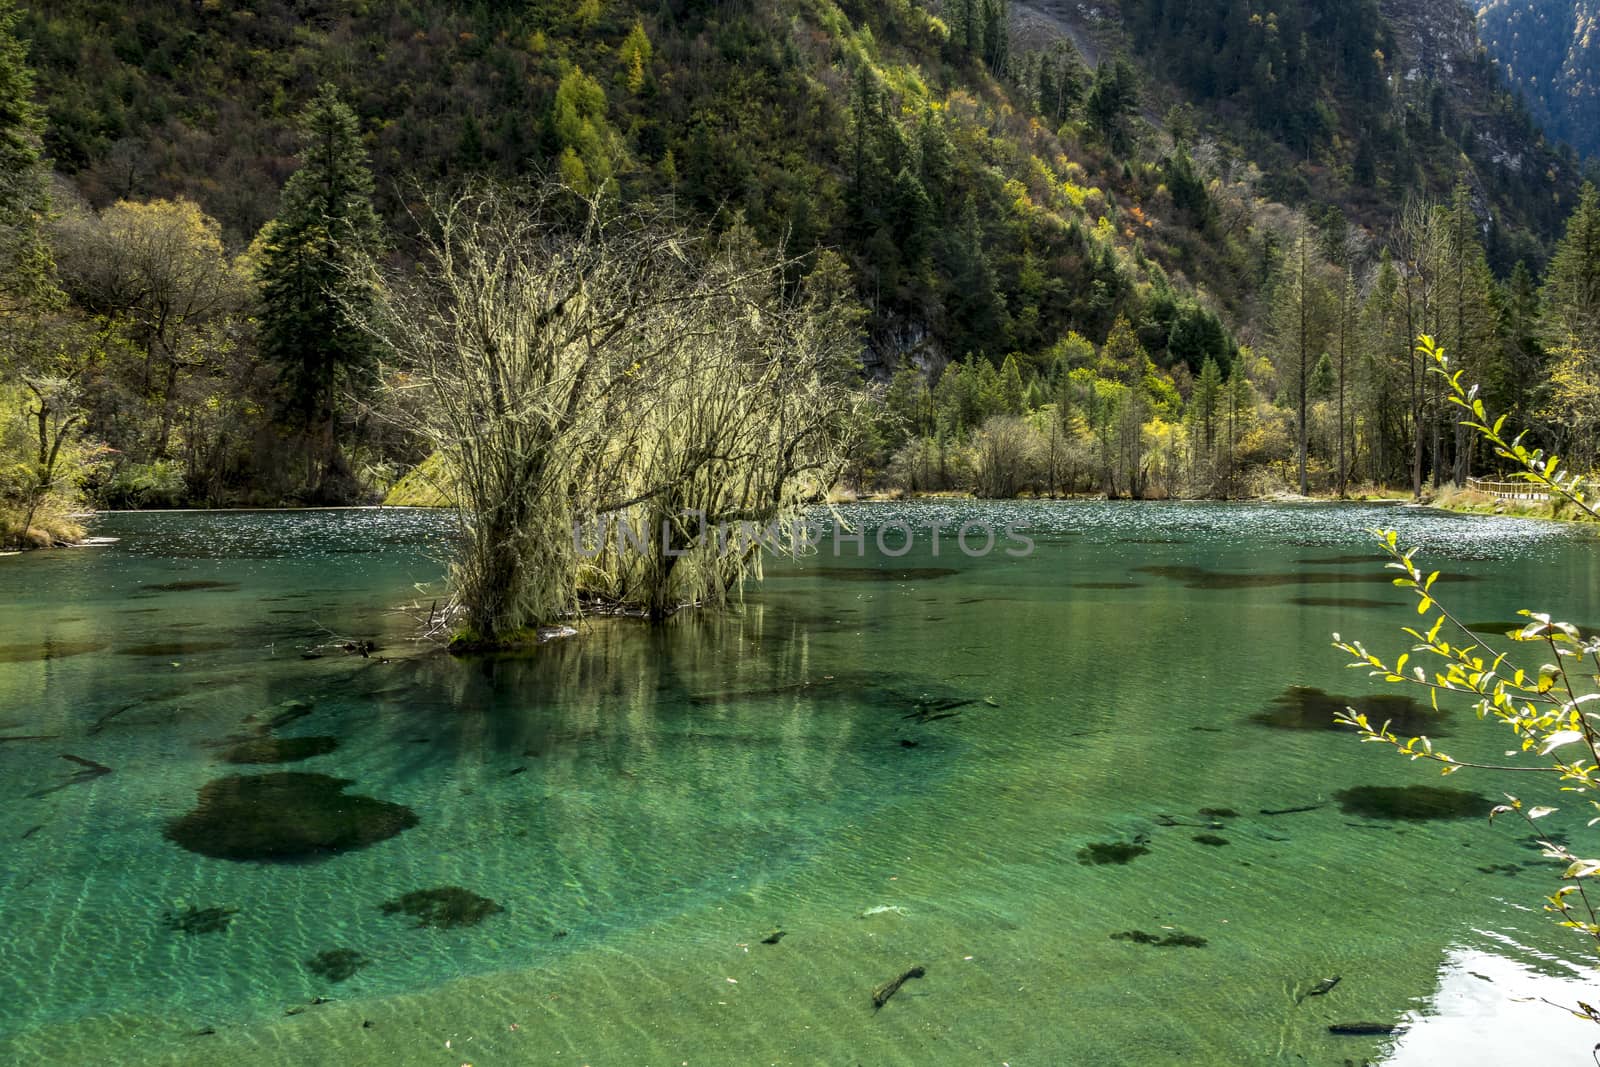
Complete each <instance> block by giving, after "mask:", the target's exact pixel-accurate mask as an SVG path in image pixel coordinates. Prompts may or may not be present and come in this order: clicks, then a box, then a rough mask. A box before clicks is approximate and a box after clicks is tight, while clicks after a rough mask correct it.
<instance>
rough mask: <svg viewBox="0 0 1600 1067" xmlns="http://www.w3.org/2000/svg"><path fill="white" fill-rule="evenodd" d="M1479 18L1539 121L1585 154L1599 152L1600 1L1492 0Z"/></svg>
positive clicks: (1504, 67)
mask: <svg viewBox="0 0 1600 1067" xmlns="http://www.w3.org/2000/svg"><path fill="white" fill-rule="evenodd" d="M1478 21H1479V24H1480V25H1481V27H1482V33H1483V39H1484V43H1485V44H1486V45H1487V46H1488V48H1489V53H1490V54H1491V55H1492V56H1493V57H1494V59H1495V62H1496V63H1498V64H1499V66H1500V69H1501V70H1502V71H1503V72H1504V74H1505V77H1506V80H1507V81H1508V82H1509V83H1510V84H1511V86H1512V87H1513V88H1515V89H1516V90H1517V91H1518V92H1519V93H1521V94H1522V95H1523V98H1524V99H1525V100H1526V101H1527V103H1528V107H1529V109H1530V110H1531V111H1532V112H1533V115H1534V117H1535V118H1537V119H1538V120H1539V123H1540V125H1542V126H1543V127H1544V129H1545V130H1547V131H1548V132H1549V133H1550V135H1551V136H1552V137H1558V138H1560V139H1561V140H1563V141H1565V142H1566V143H1567V144H1570V145H1571V146H1572V147H1573V148H1575V149H1577V150H1578V151H1579V152H1581V153H1583V154H1584V155H1586V156H1590V157H1593V156H1594V155H1596V153H1600V4H1597V3H1595V2H1594V0H1487V2H1486V3H1484V4H1483V6H1482V8H1481V9H1480V10H1479V12H1478Z"/></svg>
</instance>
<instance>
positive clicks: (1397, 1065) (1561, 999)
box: [1383, 930, 1600, 1067]
mask: <svg viewBox="0 0 1600 1067" xmlns="http://www.w3.org/2000/svg"><path fill="white" fill-rule="evenodd" d="M1477 933H1479V934H1480V935H1482V936H1483V937H1484V938H1486V939H1488V940H1490V941H1491V942H1495V943H1497V945H1498V947H1497V948H1494V949H1486V948H1465V947H1460V948H1453V949H1451V950H1450V952H1449V954H1448V955H1447V956H1446V958H1445V962H1444V964H1443V965H1442V966H1441V967H1440V968H1439V988H1438V989H1437V990H1436V991H1435V992H1434V994H1433V996H1432V998H1431V999H1430V1000H1429V1002H1428V1005H1427V1007H1426V1008H1424V1009H1423V1010H1422V1011H1420V1012H1411V1013H1409V1014H1408V1017H1407V1019H1406V1020H1405V1021H1406V1023H1407V1024H1409V1028H1408V1029H1407V1030H1406V1032H1405V1033H1404V1034H1403V1035H1402V1036H1401V1037H1399V1038H1398V1039H1397V1040H1396V1042H1395V1046H1394V1049H1393V1051H1392V1052H1391V1053H1390V1055H1389V1057H1388V1058H1387V1059H1385V1060H1384V1061H1383V1063H1384V1064H1385V1067H1440V1065H1441V1064H1449V1065H1450V1067H1524V1065H1526V1067H1569V1065H1570V1067H1594V1065H1595V1064H1596V1063H1597V1062H1600V1060H1597V1058H1596V1057H1597V1055H1600V1052H1597V1051H1596V1050H1597V1049H1600V1026H1596V1025H1595V1024H1594V1023H1592V1022H1590V1021H1589V1020H1587V1019H1581V1018H1578V1017H1576V1016H1574V1015H1573V1014H1571V1013H1570V1012H1567V1011H1564V1010H1562V1008H1561V1007H1560V1005H1572V1004H1576V1003H1577V1002H1578V1001H1580V1000H1581V1001H1585V1002H1588V1003H1591V1004H1593V1003H1595V1002H1596V1001H1597V1000H1600V969H1596V968H1594V967H1586V966H1580V965H1578V964H1574V963H1572V962H1570V961H1568V960H1563V959H1559V958H1557V957H1555V956H1551V955H1549V954H1547V953H1543V952H1538V951H1536V950H1534V949H1531V948H1528V947H1527V946H1525V945H1520V944H1518V943H1517V942H1515V941H1513V940H1511V939H1510V938H1507V937H1505V936H1504V935H1502V934H1497V933H1493V932H1490V931H1487V930H1479V931H1477Z"/></svg>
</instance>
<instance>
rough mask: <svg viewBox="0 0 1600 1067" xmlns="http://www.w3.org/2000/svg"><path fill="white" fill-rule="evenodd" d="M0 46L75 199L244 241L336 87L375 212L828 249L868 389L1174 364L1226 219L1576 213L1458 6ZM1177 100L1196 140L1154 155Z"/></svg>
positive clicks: (1533, 237)
mask: <svg viewBox="0 0 1600 1067" xmlns="http://www.w3.org/2000/svg"><path fill="white" fill-rule="evenodd" d="M1030 15H1031V16H1032V18H1031V19H1030V18H1029V16H1030ZM1456 15H1461V16H1462V17H1461V18H1460V19H1454V16H1456ZM1452 19H1454V21H1452ZM1030 23H1031V25H1030ZM1440 26H1445V27H1446V31H1445V32H1440V29H1439V28H1440ZM22 30H23V32H24V35H25V36H26V37H28V38H31V42H32V55H31V59H32V62H33V63H34V64H35V66H36V67H37V68H38V72H39V91H40V96H41V98H42V100H43V102H44V104H45V107H46V111H47V116H48V126H47V133H46V147H47V149H48V152H49V154H50V156H51V158H52V160H53V162H54V165H55V166H56V168H57V169H58V170H60V171H62V172H64V173H66V174H67V175H69V176H71V178H72V179H73V182H74V184H75V185H76V187H77V188H78V189H79V190H80V191H81V192H82V193H83V195H84V196H86V197H87V198H88V200H89V201H90V202H91V203H92V204H94V205H96V206H100V205H104V204H107V203H109V202H111V201H113V200H115V199H118V198H145V197H151V196H173V195H183V196H187V197H190V198H192V199H194V200H196V201H198V202H199V204H200V205H201V206H202V207H203V208H204V209H205V210H206V211H207V212H209V213H210V214H211V215H213V216H215V217H216V218H217V219H218V220H219V221H220V222H221V224H222V227H223V231H224V233H225V234H226V235H228V237H229V238H230V239H231V240H232V241H233V242H235V243H236V244H242V243H244V242H247V241H248V240H249V239H250V238H251V237H253V236H254V234H255V233H256V232H257V231H258V230H259V228H260V227H261V225H262V224H263V223H264V222H266V221H267V220H268V219H269V218H270V217H271V216H272V215H273V213H274V212H275V211H276V209H277V191H278V189H279V188H280V186H281V184H282V182H283V180H284V179H285V177H286V176H287V175H288V173H289V172H290V171H291V170H292V168H293V166H294V162H295V161H294V156H293V150H294V140H293V135H292V129H291V127H292V123H291V119H292V116H293V115H294V114H295V113H296V111H297V110H298V108H299V107H300V106H301V105H302V104H303V102H304V101H305V100H306V99H307V98H308V97H309V95H310V94H311V91H312V90H313V88H314V87H315V85H316V84H317V83H318V82H320V81H323V80H330V81H332V82H334V83H335V84H336V85H337V86H338V87H339V88H340V90H341V92H342V93H343V95H344V97H345V98H346V99H347V100H349V101H350V102H351V103H352V105H353V106H354V107H355V109H356V112H357V114H358V115H359V116H360V117H361V118H362V120H363V130H364V133H365V136H366V139H367V142H368V145H369V148H370V151H371V154H372V159H373V164H374V169H375V170H376V172H377V175H378V179H379V181H378V190H379V196H378V200H379V204H378V206H379V209H380V211H381V212H382V213H383V214H385V215H386V216H387V217H389V218H391V219H398V218H400V217H401V215H402V213H403V212H402V204H401V200H402V199H403V196H404V190H403V188H402V186H401V184H400V183H401V182H402V181H403V180H404V179H410V178H420V179H422V180H424V181H430V180H436V179H440V178H445V177H449V176H453V175H459V174H461V173H464V172H468V171H478V170H483V169H487V170H490V171H499V172H502V173H510V172H524V171H528V170H542V171H545V172H560V173H562V174H563V175H564V176H568V177H569V178H575V179H576V181H577V183H578V184H580V185H582V184H585V183H597V182H599V181H602V180H605V179H608V178H615V180H616V181H617V183H618V187H619V188H620V189H621V190H622V192H623V195H625V196H627V197H640V196H651V197H657V198H663V199H670V200H671V201H672V202H673V203H675V204H676V206H677V207H678V209H679V210H684V211H687V212H689V213H691V214H692V215H697V216H700V217H717V218H719V219H721V220H722V221H721V223H720V224H722V225H725V224H727V222H728V221H730V220H731V219H732V218H733V217H734V216H735V215H738V216H740V217H742V218H743V220H744V221H745V222H746V223H747V224H749V225H750V226H751V227H752V228H753V229H754V231H755V232H756V234H757V235H758V236H759V237H760V238H761V239H763V240H764V241H768V242H773V241H776V240H779V239H780V238H783V237H785V236H786V237H787V240H788V242H789V245H790V246H791V247H792V248H796V249H799V250H802V251H804V250H807V249H810V248H812V247H814V246H816V245H817V244H819V243H820V244H823V245H827V246H831V247H835V248H839V249H841V250H842V251H843V252H844V253H845V255H846V258H847V259H848V260H849V262H850V264H851V266H852V267H853V268H854V274H855V278H856V282H857V288H858V291H859V292H860V294H861V297H862V299H863V301H864V302H865V304H866V305H867V307H868V309H869V311H870V313H871V328H872V356H871V360H870V361H871V362H875V363H877V364H878V365H879V366H881V367H885V368H890V367H893V366H894V365H895V364H897V363H900V362H903V361H904V360H906V359H910V360H914V361H916V362H917V363H919V364H922V365H938V364H940V363H942V362H943V361H944V360H946V359H949V358H958V357H961V356H962V355H964V354H966V353H969V352H970V353H973V354H980V353H981V354H984V355H987V356H988V357H989V358H991V359H996V360H997V359H999V358H1000V357H1002V356H1004V355H1005V354H1006V353H1007V352H1012V351H1015V352H1019V353H1023V354H1027V355H1032V356H1034V357H1035V358H1038V359H1042V358H1044V353H1045V351H1046V350H1047V349H1048V348H1049V347H1050V346H1051V345H1052V344H1053V343H1055V342H1056V341H1057V340H1058V339H1059V338H1060V337H1061V336H1063V335H1064V334H1065V333H1066V332H1067V331H1068V330H1077V331H1079V332H1081V333H1083V334H1084V335H1086V336H1089V337H1092V338H1099V337H1103V336H1104V335H1105V333H1106V331H1107V330H1108V329H1109V327H1110V325H1111V323H1112V322H1113V320H1114V319H1115V318H1116V316H1117V315H1118V314H1119V313H1124V314H1128V315H1129V316H1130V318H1132V319H1133V320H1134V321H1135V322H1136V323H1140V324H1141V331H1140V332H1141V337H1142V339H1143V340H1144V342H1145V344H1146V346H1147V347H1150V348H1152V349H1153V350H1154V351H1153V354H1154V355H1156V357H1157V359H1158V362H1161V363H1163V364H1170V362H1171V359H1170V358H1169V357H1168V356H1167V353H1166V351H1165V349H1166V348H1167V345H1166V336H1167V335H1168V334H1169V333H1170V332H1171V329H1172V325H1173V322H1174V321H1176V320H1177V319H1178V318H1180V317H1182V316H1183V315H1185V314H1187V315H1191V316H1193V317H1197V320H1198V321H1203V320H1204V319H1206V317H1207V316H1209V315H1211V314H1212V313H1213V312H1214V313H1217V314H1220V315H1222V316H1223V317H1224V319H1226V320H1228V321H1231V322H1234V323H1239V322H1242V321H1244V320H1246V319H1248V317H1249V315H1250V311H1251V300H1252V295H1253V292H1254V290H1255V288H1256V287H1257V286H1258V284H1259V280H1260V277H1261V271H1262V266H1263V263H1262V260H1263V257H1264V256H1265V257H1267V258H1269V259H1270V255H1271V253H1270V249H1266V248H1264V246H1262V244H1261V241H1262V240H1263V239H1264V238H1263V236H1262V234H1261V233H1259V232H1255V231H1254V229H1253V226H1252V223H1253V221H1254V220H1253V218H1251V219H1244V220H1240V219H1235V220H1234V222H1233V223H1232V224H1229V225H1226V226H1225V227H1221V228H1217V227H1214V226H1213V223H1212V218H1211V216H1212V215H1213V214H1214V213H1215V212H1217V211H1218V210H1227V209H1228V203H1227V202H1226V201H1227V199H1228V197H1230V196H1231V197H1232V201H1233V205H1234V210H1235V211H1236V212H1237V211H1246V212H1252V213H1253V211H1254V208H1255V199H1256V197H1258V196H1261V195H1265V196H1267V197H1269V198H1274V199H1278V200H1282V201H1284V202H1286V203H1289V204H1335V205H1341V206H1343V207H1345V208H1346V210H1347V211H1348V212H1349V214H1350V215H1351V216H1352V218H1353V219H1354V220H1355V221H1357V222H1358V223H1362V224H1365V225H1367V226H1369V227H1373V228H1381V227H1383V226H1386V225H1387V222H1388V220H1389V219H1390V218H1392V216H1393V212H1394V210H1395V209H1396V208H1397V207H1398V206H1399V205H1400V204H1401V203H1402V202H1403V201H1404V199H1405V197H1406V195H1407V194H1408V193H1410V192H1419V193H1425V194H1430V195H1432V196H1435V197H1438V198H1443V197H1445V196H1447V195H1448V194H1449V190H1450V188H1451V187H1452V185H1453V184H1454V182H1455V181H1456V179H1457V178H1458V177H1459V176H1461V175H1463V174H1465V176H1466V177H1467V179H1468V181H1469V183H1470V184H1471V186H1472V187H1473V189H1474V191H1475V193H1476V195H1477V197H1478V200H1479V204H1480V209H1481V213H1482V215H1483V216H1484V220H1485V224H1486V233H1487V235H1488V238H1489V246H1490V248H1489V251H1490V257H1491V261H1492V262H1493V263H1495V264H1496V265H1497V266H1498V267H1499V268H1500V269H1502V270H1509V268H1510V265H1511V264H1512V263H1513V262H1514V261H1515V260H1516V259H1518V258H1528V259H1530V260H1533V261H1535V262H1537V261H1539V260H1541V259H1542V255H1543V253H1542V246H1543V244H1544V243H1545V242H1547V241H1548V240H1549V239H1550V238H1551V237H1552V236H1554V234H1555V233H1556V229H1557V226H1558V225H1559V221H1560V219H1561V218H1562V217H1564V215H1565V213H1566V211H1567V210H1568V209H1569V207H1570V199H1571V197H1570V194H1571V192H1572V188H1573V186H1572V181H1571V177H1570V175H1569V174H1568V172H1567V168H1564V167H1563V166H1562V165H1561V163H1560V161H1559V160H1558V159H1556V157H1555V156H1554V155H1553V154H1551V153H1550V152H1548V151H1547V150H1546V148H1545V147H1544V146H1543V144H1542V142H1541V141H1540V139H1539V137H1538V134H1537V132H1536V131H1535V130H1533V129H1532V128H1531V127H1530V126H1529V125H1528V124H1527V122H1526V120H1525V117H1523V116H1521V115H1519V114H1518V113H1517V112H1516V109H1515V108H1514V107H1512V106H1511V105H1510V101H1509V99H1508V98H1506V97H1504V96H1503V95H1497V94H1496V92H1495V90H1494V88H1493V83H1492V77H1491V75H1490V73H1489V71H1488V69H1487V67H1486V66H1485V65H1484V64H1483V63H1482V62H1481V60H1479V59H1477V58H1476V56H1475V55H1474V54H1473V52H1474V42H1473V39H1472V27H1471V21H1470V18H1468V17H1466V16H1465V14H1464V9H1458V8H1457V7H1456V6H1455V5H1454V3H1453V0H1429V2H1427V3H1421V4H1419V3H1418V2H1417V0H1408V2H1406V3H1400V2H1391V3H1389V4H1386V5H1385V6H1384V7H1382V8H1380V7H1378V6H1377V5H1376V4H1375V3H1373V2H1371V0H1367V2H1364V3H1358V4H1355V5H1350V4H1347V3H1345V2H1344V0H1270V2H1266V0H1241V2H1238V3H1234V4H1230V5H1227V9H1226V11H1225V13H1224V17H1223V18H1222V19H1220V20H1219V19H1218V18H1217V17H1216V15H1215V13H1214V12H1211V11H1206V12H1205V13H1200V12H1198V11H1195V12H1191V9H1190V6H1189V5H1187V4H1184V3H1179V2H1177V0H1123V3H1122V4H1121V7H1120V9H1119V8H1118V7H1117V6H1116V5H1114V4H1109V3H1102V4H1096V5H1093V6H1090V5H1087V4H1069V3H1066V2H1064V0H1036V2H1028V0H1018V2H1017V3H1015V5H1014V6H1013V7H1012V8H1011V9H1010V10H1009V11H1008V10H1007V9H1006V6H1005V4H1004V3H1003V2H1001V0H946V2H945V3H944V4H943V5H942V9H941V10H937V13H936V12H935V11H934V10H929V9H927V8H924V7H922V6H920V5H919V4H917V3H914V2H911V0H894V2H884V3H869V2H865V0H846V2H843V3H838V4H836V3H833V2H831V0H764V2H759V3H758V2H750V0H731V2H722V3H708V2H704V0H668V2H667V3H665V4H645V3H637V4H635V3H629V2H624V0H609V2H602V0H585V2H583V3H579V4H576V5H573V4H568V3H560V2H555V0H537V2H531V3H525V4H520V5H507V6H503V7H502V6H499V5H494V6H490V5H481V4H460V3H449V2H443V0H412V2H406V3H397V4H369V3H359V2H356V0H304V2H292V3H291V2H287V0H252V2H249V3H244V4H237V5H234V4H229V5H224V4H220V3H215V2H206V3H199V4H195V3H188V2H175V0H139V2H137V3H131V4H112V3H108V2H105V0H62V2H59V3H53V4H51V5H49V7H48V8H46V7H42V6H41V7H39V8H38V9H36V10H35V11H34V12H32V13H31V14H30V15H28V16H27V17H26V19H25V21H24V23H23V26H22ZM1063 34H1065V35H1067V36H1068V38H1069V39H1070V40H1071V41H1072V43H1073V45H1075V46H1076V47H1067V48H1064V49H1063V48H1061V47H1059V46H1052V43H1051V40H1050V39H1051V38H1052V37H1059V36H1061V35H1063ZM1123 50H1128V51H1131V52H1132V53H1133V54H1134V55H1135V56H1137V57H1138V58H1139V59H1140V60H1142V61H1143V72H1142V74H1135V73H1134V72H1133V69H1132V68H1124V69H1126V70H1127V74H1126V77H1125V78H1124V79H1123V81H1122V82H1121V83H1115V82H1114V75H1116V74H1117V73H1118V68H1116V67H1115V65H1114V64H1111V63H1109V62H1106V67H1107V68H1108V69H1107V70H1105V71H1103V72H1102V73H1103V74H1104V77H1101V78H1097V77H1096V76H1095V73H1094V72H1093V71H1091V70H1090V69H1088V68H1087V66H1086V65H1085V63H1084V58H1083V55H1084V54H1088V55H1091V56H1094V57H1095V58H1096V59H1098V60H1101V61H1107V60H1109V58H1110V57H1111V56H1113V55H1115V54H1118V53H1119V52H1121V51H1123ZM1047 67H1048V68H1049V69H1048V70H1046V68H1047ZM1169 77H1170V80H1168V79H1169ZM1047 96H1048V97H1050V99H1045V98H1046V97H1047ZM1174 105H1186V106H1184V107H1182V108H1180V109H1179V110H1180V112H1181V115H1182V116H1183V117H1182V118H1180V119H1179V120H1178V121H1179V122H1180V125H1184V124H1187V125H1190V126H1193V127H1195V128H1194V129H1193V130H1192V131H1190V132H1188V133H1187V134H1185V133H1184V131H1182V130H1180V131H1178V132H1179V138H1178V139H1179V140H1181V141H1183V142H1184V145H1183V147H1186V148H1188V149H1189V151H1188V152H1187V153H1178V154H1176V155H1175V154H1174V153H1173V151H1172V149H1173V140H1172V139H1171V138H1169V137H1168V136H1167V134H1166V133H1165V132H1163V131H1162V129H1161V127H1162V125H1163V119H1164V117H1166V116H1168V115H1171V114H1173V112H1172V111H1171V108H1172V107H1173V106H1174ZM1141 115H1142V116H1143V117H1144V118H1145V119H1149V120H1152V121H1153V122H1154V125H1153V126H1152V125H1149V124H1147V123H1146V122H1144V121H1141ZM1179 156H1183V157H1184V158H1182V159H1181V161H1180V159H1179ZM1189 156H1192V157H1193V158H1192V159H1190V158H1188V157H1189ZM1252 162H1253V163H1256V164H1258V165H1259V167H1260V171H1261V173H1260V174H1259V176H1255V175H1254V172H1247V170H1246V164H1248V163H1252ZM1207 186H1210V187H1211V188H1210V189H1209V190H1208V188H1207ZM1219 193H1220V194H1221V195H1222V198H1223V202H1221V203H1219V202H1218V199H1217V197H1218V194H1219ZM1185 197H1187V199H1185ZM1319 210H1320V209H1319ZM1189 279H1204V280H1205V284H1204V286H1203V291H1199V292H1196V293H1194V296H1193V297H1192V299H1193V301H1194V303H1193V305H1192V310H1190V311H1185V310H1184V307H1185V306H1186V305H1185V301H1187V300H1190V299H1191V297H1189V296H1185V295H1184V294H1188V293H1190V292H1191V291H1192V290H1193V289H1195V288H1196V287H1194V286H1191V284H1190V282H1189ZM1169 287H1170V288H1169ZM1168 293H1171V294H1174V295H1173V296H1168V295H1165V294H1168ZM1152 294H1154V296H1152ZM1152 315H1153V316H1154V317H1153V318H1152ZM1207 329H1210V328H1209V327H1208V328H1207ZM1213 332H1214V331H1213ZM1212 347H1213V348H1214V349H1215V351H1216V352H1217V353H1221V352H1222V351H1223V350H1222V349H1221V348H1217V347H1216V346H1215V345H1213V346H1212ZM1189 362H1190V369H1191V370H1196V371H1197V370H1198V366H1199V360H1198V359H1191V360H1189Z"/></svg>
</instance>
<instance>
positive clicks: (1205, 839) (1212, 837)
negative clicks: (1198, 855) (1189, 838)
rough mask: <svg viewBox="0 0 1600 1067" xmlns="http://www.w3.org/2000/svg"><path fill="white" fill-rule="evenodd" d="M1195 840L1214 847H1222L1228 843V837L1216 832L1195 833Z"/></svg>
mask: <svg viewBox="0 0 1600 1067" xmlns="http://www.w3.org/2000/svg"><path fill="white" fill-rule="evenodd" d="M1193 840H1195V841H1197V842H1199V843H1200V844H1202V845H1210V846H1211V847H1212V848H1221V847H1222V846H1223V845H1226V844H1227V843H1228V839H1227V838H1226V837H1218V836H1217V835H1216V834H1195V835H1194V838H1193Z"/></svg>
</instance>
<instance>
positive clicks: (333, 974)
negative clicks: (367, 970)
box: [306, 948, 370, 982]
mask: <svg viewBox="0 0 1600 1067" xmlns="http://www.w3.org/2000/svg"><path fill="white" fill-rule="evenodd" d="M369 962H370V961H369V960H368V959H367V957H365V956H363V955H362V954H361V953H359V952H357V951H356V950H355V949H353V948H330V949H325V950H324V951H322V952H319V953H317V954H316V955H315V956H313V957H311V958H310V959H309V960H306V970H308V971H310V972H311V973H312V974H315V975H317V976H319V977H321V978H326V979H327V980H328V981H330V982H342V981H344V980H345V979H346V978H349V977H350V976H351V975H353V974H355V973H356V972H357V971H359V970H360V969H361V968H363V967H365V966H366V965H367V964H368V963H369Z"/></svg>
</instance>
